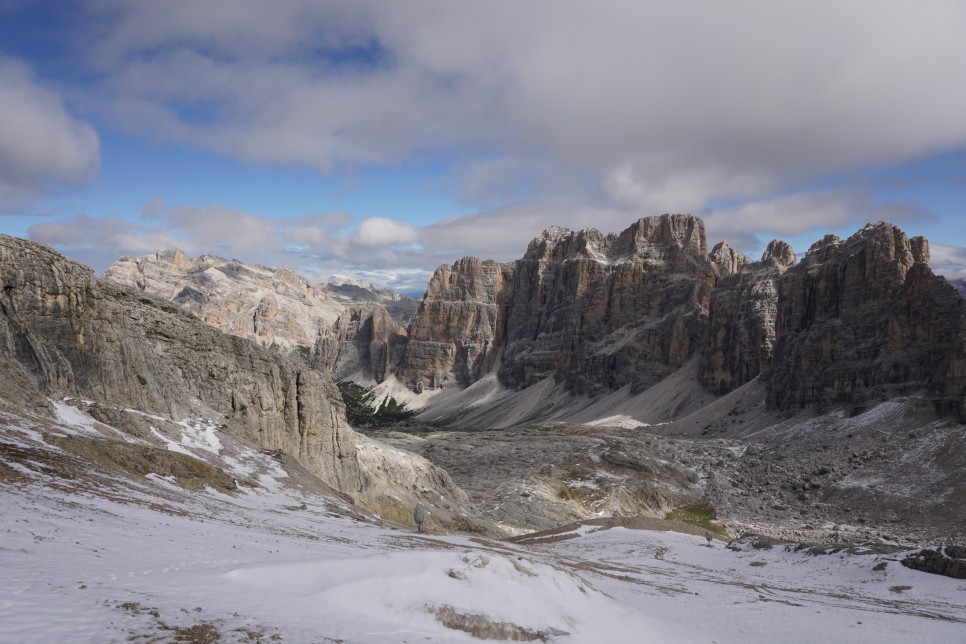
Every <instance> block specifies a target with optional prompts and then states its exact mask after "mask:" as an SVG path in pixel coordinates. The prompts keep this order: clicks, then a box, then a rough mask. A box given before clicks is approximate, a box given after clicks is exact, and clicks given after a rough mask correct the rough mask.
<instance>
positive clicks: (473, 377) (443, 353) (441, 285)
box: [400, 257, 516, 388]
mask: <svg viewBox="0 0 966 644" xmlns="http://www.w3.org/2000/svg"><path fill="white" fill-rule="evenodd" d="M515 268H516V267H515V265H514V264H512V263H511V264H499V263H497V262H492V261H480V260H478V259H476V258H475V257H466V258H463V259H461V260H459V261H458V262H456V263H455V264H453V265H452V266H441V267H440V268H438V269H437V270H436V273H435V274H434V275H433V278H432V279H431V280H430V282H429V285H428V286H427V287H426V295H425V297H424V298H423V303H422V305H421V306H420V307H419V312H418V313H417V314H416V318H415V319H414V320H413V322H412V324H410V326H409V342H408V344H407V345H406V351H405V353H404V354H403V360H402V363H401V367H400V372H401V373H402V375H403V377H404V378H405V379H406V380H407V381H409V382H411V383H417V384H424V385H426V386H429V387H434V388H435V387H442V386H448V385H454V384H455V385H458V386H464V387H465V386H467V385H469V384H471V383H473V382H475V381H477V380H478V379H479V378H480V376H481V375H483V374H485V373H487V372H489V371H491V370H492V369H493V368H494V367H495V366H496V365H497V363H498V358H499V351H500V349H501V348H502V345H503V339H504V336H505V335H506V333H505V329H506V326H505V325H506V318H507V311H508V308H509V306H510V301H511V298H512V291H513V278H514V275H515Z"/></svg>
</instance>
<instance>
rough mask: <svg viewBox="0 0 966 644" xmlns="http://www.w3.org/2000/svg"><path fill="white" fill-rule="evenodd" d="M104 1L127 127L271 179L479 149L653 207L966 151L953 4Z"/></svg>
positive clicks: (104, 54) (964, 45)
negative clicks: (585, 176) (262, 171)
mask: <svg viewBox="0 0 966 644" xmlns="http://www.w3.org/2000/svg"><path fill="white" fill-rule="evenodd" d="M98 4H99V6H101V7H105V9H104V14H103V15H105V16H107V19H108V20H110V21H111V22H112V25H113V27H112V28H111V30H110V31H109V33H108V35H107V37H105V38H103V39H101V40H100V41H99V45H98V46H97V47H96V49H95V53H96V56H95V58H96V60H97V61H98V64H100V65H101V67H102V68H103V69H105V70H106V74H107V77H108V78H109V79H110V82H109V86H108V88H109V89H110V92H108V93H107V94H106V95H105V96H106V97H107V100H106V101H105V104H104V105H102V107H103V109H105V110H106V111H107V113H109V114H110V115H111V116H112V118H116V119H117V122H118V123H122V124H124V125H126V126H127V127H128V128H130V129H133V130H136V131H140V132H145V133H151V134H152V135H155V136H159V137H162V138H167V139H171V140H175V141H179V142H192V143H195V144H198V145H202V146H205V147H207V148H210V149H213V150H216V151H218V152H220V153H224V154H229V155H234V156H238V157H241V158H244V159H248V160H252V161H258V162H269V163H294V164H303V165H309V166H313V167H317V168H321V169H329V168H331V167H333V165H335V164H340V163H359V162H376V163H392V162H396V161H399V160H401V159H407V158H411V157H412V156H413V155H419V154H421V153H425V152H426V151H433V150H441V149H453V148H457V149H460V148H462V149H466V148H470V149H479V148H482V149H486V150H490V151H491V152H492V153H493V154H494V155H495V156H505V157H507V158H508V159H515V160H520V159H526V160H528V162H532V163H535V164H545V163H548V162H549V163H552V164H555V165H561V166H567V167H573V168H580V169H585V170H590V171H592V172H594V173H597V174H598V176H599V177H600V180H601V182H602V183H603V184H605V185H607V186H608V187H609V189H610V190H611V191H612V193H613V196H614V198H616V199H618V200H620V201H622V202H626V203H633V204H635V205H637V206H639V207H642V208H646V209H651V210H656V211H660V210H664V209H693V208H692V207H691V206H690V204H691V203H699V202H701V200H702V199H706V198H707V196H708V195H711V196H713V197H719V198H720V197H722V196H726V197H727V196H745V195H747V194H752V195H761V194H764V193H766V192H769V191H774V190H775V189H776V188H778V189H781V188H782V187H783V186H786V185H787V184H788V182H789V181H791V180H795V179H800V178H802V177H807V176H812V175H821V174H826V173H830V172H834V171H836V170H839V169H842V168H849V167H853V166H855V165H862V164H888V163H895V162H901V161H903V160H908V159H912V158H918V157H921V156H923V155H926V154H930V153H934V152H940V151H943V150H949V149H953V148H956V147H959V146H962V145H964V144H966V121H964V120H963V119H962V118H961V114H963V113H966V84H963V83H962V82H961V79H962V78H964V77H966V40H964V39H963V38H962V37H961V29H960V28H959V27H958V26H959V25H962V24H966V5H963V4H962V3H956V2H939V1H931V2H916V3H912V2H880V1H879V0H854V1H851V2H845V3H843V2H839V1H833V0H816V1H815V2H810V3H796V4H789V3H762V2H758V1H754V0H735V2H729V3H726V4H725V3H721V2H718V1H717V0H692V1H688V2H679V3H668V2H657V1H651V2H648V1H642V0H635V1H626V2H603V3H586V2H582V1H577V0H552V1H551V0H543V1H540V0H535V1H533V2H526V3H519V2H512V3H511V2H500V1H496V2H468V3H451V2H429V1H422V2H421V1H414V2H406V3H385V2H366V1H360V2H314V1H311V2H310V1H308V0H304V1H302V0H291V1H286V2H278V3H272V4H271V5H266V4H264V3H259V2H254V1H243V2H236V3H232V5H231V7H232V9H231V11H224V3H222V2H218V1H217V0H194V1H192V2H187V1H180V0H178V1H174V2H166V3H162V4H158V3H156V2H150V1H143V2H102V3H98ZM366 43H370V44H371V43H375V44H374V45H372V46H371V48H370V49H375V50H376V51H377V52H379V55H377V56H375V57H374V58H375V61H374V62H373V61H370V60H369V59H367V58H366V57H364V56H361V57H360V56H358V55H357V54H354V53H353V52H358V51H359V47H360V44H362V45H365V44H366ZM362 51H369V50H367V49H363V50H362ZM312 52H321V53H318V54H317V55H312ZM340 56H341V58H340ZM353 56H356V58H359V60H357V61H356V63H357V64H355V65H352V64H346V60H349V61H351V60H353ZM369 63H371V64H369ZM199 105H203V106H207V109H209V110H210V111H211V114H210V116H211V119H210V120H207V121H206V120H205V119H202V120H201V121H200V122H197V121H195V120H193V119H192V118H189V117H187V116H186V114H187V113H189V112H190V113H192V114H195V115H196V113H197V110H193V106H194V107H197V106H199ZM468 180H470V181H473V180H474V175H471V176H469V177H468ZM470 190H471V191H472V190H473V187H472V186H470ZM671 201H673V202H675V207H674V208H669V206H668V202H671ZM701 205H703V204H701Z"/></svg>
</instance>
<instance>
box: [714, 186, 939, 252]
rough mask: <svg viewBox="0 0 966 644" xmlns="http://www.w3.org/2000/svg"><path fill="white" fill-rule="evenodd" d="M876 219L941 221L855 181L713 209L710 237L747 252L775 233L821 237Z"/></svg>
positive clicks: (786, 237)
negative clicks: (883, 198) (883, 197)
mask: <svg viewBox="0 0 966 644" xmlns="http://www.w3.org/2000/svg"><path fill="white" fill-rule="evenodd" d="M875 221H891V222H892V223H895V224H897V225H901V224H913V223H914V224H929V223H933V222H934V221H936V216H935V215H934V214H932V213H930V212H928V211H925V210H923V209H922V208H919V207H918V206H916V205H913V204H905V203H899V202H884V203H880V202H877V201H876V199H875V195H874V193H873V191H872V190H871V189H870V188H869V187H868V186H850V187H847V188H839V189H834V190H824V191H818V192H793V193H789V194H783V195H780V196H777V197H773V198H769V199H762V200H755V201H750V202H748V203H745V204H743V205H741V206H738V207H734V208H722V209H715V210H712V211H711V212H710V213H709V214H708V215H707V216H706V217H705V224H706V228H707V231H708V237H709V239H710V240H727V241H728V242H729V244H731V245H732V246H734V247H736V248H739V249H741V250H743V251H745V252H750V251H752V250H755V249H757V248H758V247H759V246H760V245H761V242H763V241H765V242H766V241H768V240H770V239H772V238H784V239H788V238H790V237H797V236H802V235H805V234H814V235H815V239H816V240H817V239H819V238H820V237H821V236H822V235H824V234H826V233H830V232H841V231H843V229H848V228H859V227H861V226H862V225H864V224H866V223H869V222H875ZM801 250H805V249H801Z"/></svg>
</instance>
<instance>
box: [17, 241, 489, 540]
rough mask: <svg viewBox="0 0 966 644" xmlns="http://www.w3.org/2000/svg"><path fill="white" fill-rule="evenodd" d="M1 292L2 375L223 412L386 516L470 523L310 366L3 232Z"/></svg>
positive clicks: (433, 477)
mask: <svg viewBox="0 0 966 644" xmlns="http://www.w3.org/2000/svg"><path fill="white" fill-rule="evenodd" d="M0 289H2V290H0V367H3V369H4V370H5V371H9V372H10V373H11V374H12V375H11V377H10V380H11V381H16V382H20V381H23V380H25V379H26V380H28V381H33V383H34V385H35V386H36V387H37V388H38V389H39V390H40V391H42V392H43V393H44V394H46V395H47V396H50V397H60V396H72V397H79V398H84V399H90V400H94V401H97V402H98V403H101V404H105V405H109V406H112V407H116V408H133V409H136V410H140V411H142V412H147V413H151V414H157V415H161V416H166V417H168V418H171V419H182V418H186V417H190V416H204V417H208V418H210V417H213V416H217V417H222V418H224V421H225V425H224V429H225V431H231V432H238V433H240V434H241V435H243V436H246V437H248V438H249V439H250V440H252V441H253V442H255V443H256V444H258V445H260V446H261V447H263V448H265V449H268V450H281V451H283V452H285V453H287V454H290V455H292V456H294V457H295V458H296V459H297V460H298V461H299V463H301V464H302V465H303V466H304V467H306V468H307V469H308V470H309V471H310V472H312V473H313V474H315V475H317V476H318V477H319V478H321V479H322V480H323V481H324V482H326V483H327V484H328V485H330V486H332V487H333V488H335V489H337V490H340V491H342V492H344V493H346V494H348V495H349V496H350V497H351V498H353V499H354V500H356V501H357V502H360V503H361V504H362V505H364V506H366V507H370V508H372V509H376V510H377V511H381V512H383V513H384V515H389V516H393V515H394V514H399V515H400V518H402V517H404V516H405V515H406V514H407V513H408V512H409V511H410V510H411V507H412V506H413V504H415V502H416V501H417V500H419V501H422V502H424V503H426V504H427V506H429V507H432V508H435V507H436V506H437V505H439V503H440V500H441V499H447V503H449V504H451V505H453V506H454V510H453V511H452V512H450V513H449V514H448V515H447V510H445V509H443V508H441V509H440V511H439V512H438V513H437V516H439V517H442V516H449V517H450V522H449V523H448V524H447V525H448V526H449V527H463V528H470V527H473V526H472V525H471V522H472V517H473V512H472V509H468V508H467V507H466V505H467V504H466V496H465V494H463V493H462V491H461V490H459V489H458V488H457V487H456V486H455V485H453V483H452V481H450V480H449V477H448V476H447V475H446V473H445V472H442V471H441V470H439V469H438V468H435V467H434V466H432V465H430V464H429V463H427V462H425V461H423V459H420V458H419V457H412V458H410V459H400V458H399V457H398V452H397V451H392V450H384V449H382V448H380V446H379V445H378V444H376V443H374V442H373V441H371V440H369V439H365V438H364V437H360V436H358V435H357V434H356V433H355V432H353V431H352V429H351V428H350V427H349V426H348V424H347V422H346V419H345V409H344V405H343V403H342V399H341V396H340V394H339V391H338V389H337V388H336V387H335V385H333V384H332V381H331V380H330V379H329V377H328V376H326V375H324V374H322V373H320V372H319V371H316V370H314V369H310V368H307V367H305V366H302V365H301V364H300V363H298V362H295V361H292V360H289V359H288V358H286V357H284V356H282V355H280V354H279V353H278V352H276V351H272V350H270V349H266V348H263V347H260V346H258V345H256V344H254V343H252V342H250V341H248V340H244V339H241V338H238V337H234V336H231V335H227V334H224V333H221V332H219V331H217V330H215V329H212V328H210V327H208V326H206V325H205V324H202V323H201V322H199V321H198V320H196V319H195V318H194V317H192V316H190V315H188V314H187V313H185V312H183V311H182V310H181V309H179V308H177V307H175V306H173V305H171V304H167V303H164V302H163V301H161V300H159V299H157V298H153V297H149V296H146V295H144V294H143V293H140V292H138V291H136V290H133V289H128V288H125V287H121V286H118V285H116V284H113V283H111V282H109V281H106V280H97V279H95V278H94V276H93V273H92V272H91V270H90V269H89V268H87V267H85V266H82V265H80V264H77V263H75V262H72V261H70V260H67V259H65V258H64V257H62V256H60V255H58V254H57V253H55V252H54V251H52V250H50V249H49V248H47V247H45V246H42V245H40V244H36V243H32V242H27V241H24V240H19V239H14V238H11V237H7V236H5V235H0ZM0 375H3V374H0ZM4 380H5V381H6V380H7V378H6V376H4ZM360 450H361V451H360ZM390 501H391V502H390ZM396 506H399V507H396ZM456 506H461V507H459V510H460V511H462V512H463V517H462V518H461V517H460V515H459V514H458V513H457V511H456ZM441 527H442V526H441Z"/></svg>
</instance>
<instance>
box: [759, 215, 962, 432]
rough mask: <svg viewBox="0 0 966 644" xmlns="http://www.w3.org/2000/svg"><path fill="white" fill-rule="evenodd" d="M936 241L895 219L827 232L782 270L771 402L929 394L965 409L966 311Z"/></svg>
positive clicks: (953, 410) (943, 404)
mask: <svg viewBox="0 0 966 644" xmlns="http://www.w3.org/2000/svg"><path fill="white" fill-rule="evenodd" d="M928 261H929V245H928V242H926V240H925V239H923V238H922V237H914V238H912V239H910V238H909V237H907V236H906V234H905V233H903V232H902V231H901V230H900V229H899V228H897V227H895V226H893V225H892V224H889V223H886V222H878V223H874V224H869V225H867V226H865V227H864V228H862V229H861V230H859V231H858V232H856V233H855V234H853V235H852V236H851V237H849V238H848V239H847V240H845V241H842V240H841V239H839V238H837V237H835V236H833V235H828V236H826V237H825V238H824V239H823V240H822V241H820V242H818V243H816V244H814V245H813V246H812V248H811V249H809V252H808V254H807V255H806V256H805V257H804V258H803V259H802V261H801V262H800V263H799V264H797V265H796V266H793V267H792V268H789V269H788V270H787V271H786V272H785V274H784V275H783V276H782V278H781V281H780V284H779V292H778V314H777V319H776V324H775V326H776V344H775V352H774V359H773V361H772V366H771V371H770V374H769V380H768V395H769V403H770V404H771V405H772V406H773V407H776V408H779V409H797V408H802V407H805V406H809V405H818V406H824V405H830V404H848V405H853V406H854V407H856V408H859V409H861V408H863V407H864V406H865V405H867V404H868V403H869V402H870V401H871V400H881V399H883V398H887V397H890V396H893V395H896V394H897V393H900V392H912V391H925V392H927V393H928V394H929V395H930V396H931V397H932V399H933V402H934V403H935V405H936V407H937V409H939V410H940V411H941V412H942V413H950V414H955V415H962V414H963V411H964V410H963V405H964V398H963V392H964V391H966V368H964V365H966V343H964V342H963V341H962V339H961V338H962V337H963V336H962V334H963V328H964V323H966V315H964V309H963V305H962V300H961V299H960V298H959V296H958V294H957V293H956V292H955V289H954V288H953V287H952V286H951V285H950V284H949V283H948V282H946V280H945V279H943V278H941V277H937V276H936V275H934V274H933V273H932V271H931V270H930V268H929V265H928Z"/></svg>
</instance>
